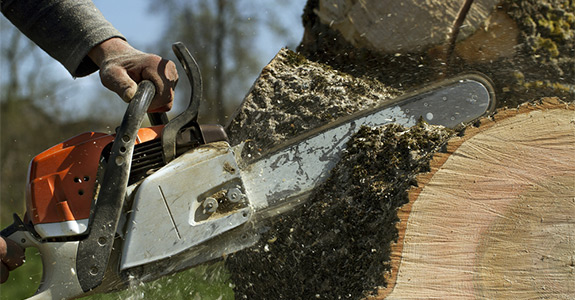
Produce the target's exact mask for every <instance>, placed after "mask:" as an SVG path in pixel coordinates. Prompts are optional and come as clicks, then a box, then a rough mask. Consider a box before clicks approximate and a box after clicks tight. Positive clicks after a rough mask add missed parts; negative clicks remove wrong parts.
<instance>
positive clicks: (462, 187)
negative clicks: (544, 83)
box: [377, 99, 575, 299]
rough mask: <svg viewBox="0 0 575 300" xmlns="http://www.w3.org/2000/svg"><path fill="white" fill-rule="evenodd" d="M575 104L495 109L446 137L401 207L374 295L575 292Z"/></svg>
mask: <svg viewBox="0 0 575 300" xmlns="http://www.w3.org/2000/svg"><path fill="white" fill-rule="evenodd" d="M574 106H575V105H573V104H571V105H567V104H565V103H562V102H559V101H557V100H554V99H545V100H544V101H542V102H541V103H540V104H538V105H532V104H526V105H523V106H521V107H520V108H518V109H507V110H501V111H499V112H498V113H497V114H496V115H495V116H494V117H493V119H491V120H490V119H484V120H483V121H482V123H481V126H480V127H478V128H468V129H467V132H466V134H465V135H464V136H463V137H460V138H453V139H452V140H450V142H449V145H448V150H447V152H446V153H437V154H436V155H435V156H434V159H433V161H432V162H431V166H432V170H431V172H429V173H427V174H422V175H421V176H419V177H418V184H419V185H418V187H417V188H414V189H412V190H411V191H410V195H409V198H410V201H409V203H408V204H406V205H405V206H404V207H402V208H401V210H400V211H399V212H398V215H399V218H400V220H401V221H400V223H399V224H398V229H399V239H398V242H397V243H396V244H395V245H393V246H392V266H393V268H392V272H391V275H390V277H389V278H388V282H389V285H388V288H387V289H386V290H381V291H380V293H379V295H378V297H377V298H387V299H422V298H423V299H429V298H435V299H472V298H473V299H475V298H484V299H494V298H501V299H524V298H552V299H573V298H575V109H574Z"/></svg>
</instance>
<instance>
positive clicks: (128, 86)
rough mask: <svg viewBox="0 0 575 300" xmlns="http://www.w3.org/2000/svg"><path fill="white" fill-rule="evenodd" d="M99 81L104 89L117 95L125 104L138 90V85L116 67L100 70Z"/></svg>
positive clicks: (121, 69)
mask: <svg viewBox="0 0 575 300" xmlns="http://www.w3.org/2000/svg"><path fill="white" fill-rule="evenodd" d="M100 80H101V81H102V84H103V85H104V86H105V87H106V88H108V89H109V90H111V91H113V92H115V93H116V94H118V96H120V97H121V98H122V100H124V101H125V102H130V100H132V98H133V97H134V95H135V94H136V90H137V89H138V84H137V83H136V82H135V81H134V80H133V79H132V78H131V77H130V76H129V75H128V73H127V72H126V70H125V69H124V68H121V67H117V66H112V67H109V68H103V69H101V70H100Z"/></svg>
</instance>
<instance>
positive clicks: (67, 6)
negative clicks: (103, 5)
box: [0, 0, 124, 77]
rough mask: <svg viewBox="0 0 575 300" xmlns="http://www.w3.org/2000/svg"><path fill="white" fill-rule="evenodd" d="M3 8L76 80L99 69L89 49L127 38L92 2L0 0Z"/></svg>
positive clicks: (5, 13) (12, 19)
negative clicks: (105, 42)
mask: <svg viewBox="0 0 575 300" xmlns="http://www.w3.org/2000/svg"><path fill="white" fill-rule="evenodd" d="M0 6H1V9H2V13H3V14H4V15H5V16H6V18H8V20H10V22H12V24H14V25H15V26H16V27H18V29H20V31H21V32H22V33H24V34H25V35H26V36H27V37H28V38H30V39H31V40H32V41H34V43H36V44H37V45H38V46H40V48H42V49H43V50H44V51H46V52H47V53H48V54H49V55H50V56H52V57H53V58H55V59H56V60H58V61H59V62H60V63H62V64H63V65H64V67H66V69H67V70H68V72H70V74H72V76H75V77H82V76H86V75H88V74H90V73H92V72H94V71H96V70H98V67H97V66H96V64H94V62H92V60H91V59H90V58H88V56H87V54H88V52H89V51H90V49H92V48H93V47H94V46H96V45H98V44H99V43H101V42H103V41H105V40H107V39H110V38H113V37H120V38H124V37H123V36H122V35H121V34H120V32H119V31H118V30H116V29H115V28H114V27H113V26H112V24H110V23H109V22H108V21H107V20H106V19H105V18H104V16H102V13H101V12H100V11H99V10H98V9H97V8H96V6H95V5H94V4H93V3H92V1H90V0H0Z"/></svg>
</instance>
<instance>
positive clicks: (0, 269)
mask: <svg viewBox="0 0 575 300" xmlns="http://www.w3.org/2000/svg"><path fill="white" fill-rule="evenodd" d="M8 273H10V271H8V267H7V266H6V265H5V264H4V263H3V262H2V263H0V283H4V282H6V280H8Z"/></svg>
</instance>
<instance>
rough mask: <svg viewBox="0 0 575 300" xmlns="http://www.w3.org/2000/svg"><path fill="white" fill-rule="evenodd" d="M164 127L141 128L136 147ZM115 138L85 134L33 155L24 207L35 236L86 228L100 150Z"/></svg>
mask: <svg viewBox="0 0 575 300" xmlns="http://www.w3.org/2000/svg"><path fill="white" fill-rule="evenodd" d="M163 127H164V126H163V125H161V126H154V127H149V128H142V129H140V130H139V131H138V139H137V140H136V144H139V143H143V142H146V141H150V140H154V139H157V138H159V137H160V135H161V131H162V128H163ZM114 136H115V135H111V134H105V133H98V132H86V133H83V134H80V135H78V136H75V137H73V138H71V139H68V140H66V141H64V142H62V143H60V144H58V145H55V146H53V147H51V148H50V149H48V150H46V151H44V152H42V153H40V154H39V155H37V156H36V157H35V158H34V159H33V160H32V162H31V163H30V166H29V169H28V184H27V188H26V206H27V211H28V217H29V218H30V220H31V221H32V223H33V224H34V227H35V228H36V229H37V231H38V233H39V234H40V235H41V236H42V237H44V238H46V237H55V236H66V235H74V234H79V233H81V232H82V231H83V230H81V229H80V230H78V229H76V230H68V229H67V228H70V227H74V226H77V222H83V223H85V225H84V227H86V226H87V222H88V219H89V217H90V207H91V205H92V201H93V199H94V197H95V195H97V191H96V189H97V187H98V185H97V184H96V182H97V176H98V169H99V163H100V159H101V157H102V151H103V150H104V149H105V148H106V146H108V145H109V144H110V143H112V142H113V140H114Z"/></svg>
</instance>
